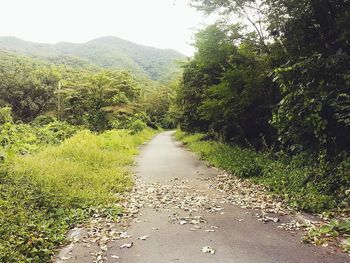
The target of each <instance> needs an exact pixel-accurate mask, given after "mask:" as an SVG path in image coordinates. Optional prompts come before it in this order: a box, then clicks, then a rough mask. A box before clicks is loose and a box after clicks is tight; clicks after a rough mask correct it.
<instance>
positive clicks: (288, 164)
mask: <svg viewBox="0 0 350 263" xmlns="http://www.w3.org/2000/svg"><path fill="white" fill-rule="evenodd" d="M176 137H177V139H178V140H181V141H182V142H183V143H184V144H186V146H187V147H188V148H189V149H190V150H192V151H194V152H195V153H197V154H199V156H200V157H201V158H202V159H204V160H206V161H208V162H209V163H210V164H211V165H214V166H216V167H218V168H221V169H223V170H226V171H227V172H229V173H231V174H233V175H236V176H238V177H244V178H249V179H250V180H252V181H254V182H256V183H261V184H264V185H265V186H267V188H268V189H269V190H270V191H271V192H274V193H277V194H278V195H280V196H282V197H284V199H285V200H287V201H288V202H289V204H290V205H291V206H292V207H294V208H295V209H298V210H304V211H308V212H323V211H326V210H330V209H349V203H350V195H349V194H347V192H349V191H348V190H347V189H350V185H349V183H350V182H349V180H347V179H346V178H348V177H347V176H348V175H349V172H348V171H349V170H348V169H345V168H344V169H342V168H341V166H338V167H337V169H335V170H333V171H331V172H333V174H332V177H331V176H329V171H326V169H325V168H324V167H322V166H321V165H319V164H318V163H317V162H312V161H308V160H309V159H308V156H305V155H299V156H294V157H286V156H280V157H279V156H276V155H275V156H271V154H267V153H261V152H256V151H254V150H252V149H244V148H241V147H238V146H231V145H227V144H223V143H220V142H216V141H209V140H205V139H204V138H205V135H204V134H186V133H184V132H182V131H177V133H176ZM344 167H348V166H347V165H344ZM336 184H339V187H336V188H335V186H336Z"/></svg>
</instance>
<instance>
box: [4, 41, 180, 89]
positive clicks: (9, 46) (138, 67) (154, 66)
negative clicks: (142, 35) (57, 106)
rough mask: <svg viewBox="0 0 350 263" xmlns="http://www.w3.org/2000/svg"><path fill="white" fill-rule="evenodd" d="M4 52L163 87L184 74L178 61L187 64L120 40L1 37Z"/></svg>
mask: <svg viewBox="0 0 350 263" xmlns="http://www.w3.org/2000/svg"><path fill="white" fill-rule="evenodd" d="M0 49H3V50H9V51H12V52H16V53H17V54H21V55H28V56H31V57H35V58H40V59H41V60H44V61H48V62H49V63H54V64H56V65H67V66H69V67H74V68H78V69H81V68H83V69H87V70H92V71H95V70H98V69H99V70H101V69H111V70H128V71H131V72H132V73H133V75H136V76H137V77H140V78H143V79H151V80H154V81H160V82H162V83H166V82H168V80H170V79H171V78H172V76H173V75H174V74H178V73H179V72H181V69H180V67H179V64H178V63H177V61H183V60H185V56H184V55H182V54H180V53H178V52H176V51H174V50H161V49H157V48H152V47H146V46H142V45H138V44H135V43H132V42H130V41H126V40H123V39H120V38H117V37H102V38H98V39H94V40H91V41H89V42H87V43H82V44H73V43H67V42H64V43H62V42H61V43H58V44H54V45H51V44H40V45H38V44H37V43H32V42H27V41H24V40H21V39H18V38H14V37H1V38H0Z"/></svg>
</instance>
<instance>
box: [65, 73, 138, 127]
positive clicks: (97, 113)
mask: <svg viewBox="0 0 350 263" xmlns="http://www.w3.org/2000/svg"><path fill="white" fill-rule="evenodd" d="M139 94H140V86H139V84H138V83H137V82H136V81H135V80H134V79H133V77H132V76H131V75H130V74H129V73H127V72H124V71H107V70H106V71H101V72H98V73H96V74H91V75H88V76H87V77H86V79H84V80H82V81H79V82H78V83H74V82H68V83H66V84H65V85H64V87H63V89H62V97H63V100H64V102H63V106H64V112H63V117H64V118H65V119H67V120H68V121H69V122H70V123H73V124H76V125H85V126H86V127H88V128H90V129H91V130H94V131H103V130H106V129H110V128H111V127H112V124H111V121H112V120H111V115H112V113H113V112H115V111H118V110H120V108H123V107H124V106H126V105H129V104H130V103H131V102H133V101H135V100H136V98H138V96H139Z"/></svg>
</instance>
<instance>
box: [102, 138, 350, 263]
mask: <svg viewBox="0 0 350 263" xmlns="http://www.w3.org/2000/svg"><path fill="white" fill-rule="evenodd" d="M172 134H173V133H172V132H163V133H161V134H159V135H157V136H156V137H155V138H154V139H153V140H152V141H151V142H149V143H148V144H147V145H146V146H145V147H143V149H142V152H141V154H140V156H139V157H138V160H137V170H136V173H137V175H138V176H139V177H140V180H142V181H144V182H146V183H159V186H162V185H168V186H169V185H170V186H171V184H172V183H174V182H179V181H180V182H181V181H185V183H186V185H188V187H189V189H187V190H189V191H191V189H192V191H193V190H195V191H196V192H197V193H198V192H200V193H201V194H202V195H206V196H209V197H211V196H216V198H217V194H218V193H215V190H213V189H210V188H208V186H207V183H206V180H207V178H210V177H214V176H216V174H217V173H218V172H217V171H216V170H214V169H212V168H210V167H207V166H206V165H205V163H203V162H202V161H200V160H199V159H198V158H197V157H196V156H195V155H194V154H193V153H191V152H189V151H187V150H186V149H184V148H183V147H182V146H181V144H180V143H178V142H176V141H175V140H174V139H173V137H172ZM175 210H176V209H169V208H165V209H154V208H147V207H146V208H142V209H141V211H140V214H139V216H138V219H137V221H135V222H133V223H131V225H130V227H129V228H128V229H127V232H128V235H131V236H132V237H133V238H134V243H133V246H132V247H131V248H129V249H126V248H124V249H121V248H120V246H121V245H122V244H123V243H125V240H119V241H117V242H116V243H115V244H113V245H112V246H111V247H110V249H109V250H108V252H107V258H110V256H112V255H118V257H119V259H118V260H116V261H115V262H126V263H158V262H159V263H165V262H184V263H185V262H186V263H206V262H227V263H228V262H230V263H234V262H237V263H238V262H239V263H258V262H259V263H276V262H307V263H315V262H319V263H321V262H324V263H326V262H332V263H336V262H350V258H349V256H347V255H345V254H339V253H336V254H330V253H329V251H327V250H326V249H325V248H322V247H315V246H312V245H306V244H302V243H301V242H300V235H301V233H297V234H296V235H294V236H293V235H291V234H290V233H288V232H287V231H284V230H281V229H278V228H277V227H276V224H275V223H269V224H263V223H262V222H258V221H257V219H256V218H255V217H254V216H252V215H251V214H250V213H248V212H247V210H246V209H242V208H240V207H237V206H233V205H224V209H223V210H222V211H224V212H216V213H210V212H205V211H201V210H199V211H197V212H196V215H198V216H202V217H203V218H204V219H205V220H206V221H207V222H206V223H204V224H201V226H199V227H198V226H197V227H198V228H193V225H192V224H187V223H186V224H184V225H181V224H177V223H171V222H170V221H171V220H170V219H171V217H172V215H173V214H174V213H177V214H180V215H182V216H186V215H188V211H180V210H181V209H178V210H179V211H178V210H176V211H175ZM209 229H212V230H209ZM205 230H209V231H205ZM145 235H146V236H148V235H149V237H148V238H147V239H146V240H137V239H136V238H137V237H140V236H145ZM205 246H210V247H211V248H213V249H215V254H213V255H212V254H209V253H203V252H202V251H201V250H202V248H203V247H205ZM112 262H114V261H112Z"/></svg>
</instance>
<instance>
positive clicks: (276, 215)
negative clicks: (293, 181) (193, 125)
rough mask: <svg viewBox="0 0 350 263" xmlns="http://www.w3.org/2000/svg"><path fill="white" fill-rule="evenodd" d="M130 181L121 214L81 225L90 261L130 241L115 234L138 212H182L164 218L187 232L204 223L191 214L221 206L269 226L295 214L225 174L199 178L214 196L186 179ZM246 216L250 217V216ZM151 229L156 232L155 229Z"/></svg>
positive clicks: (293, 227)
mask: <svg viewBox="0 0 350 263" xmlns="http://www.w3.org/2000/svg"><path fill="white" fill-rule="evenodd" d="M200 180H201V179H200ZM134 181H135V184H134V187H133V189H132V190H131V191H130V192H128V193H124V194H119V195H117V198H118V199H119V200H124V201H123V202H122V208H123V214H122V215H121V216H119V217H118V219H117V220H112V219H109V218H105V217H104V216H102V215H99V214H95V215H94V216H93V217H92V219H91V221H90V223H89V224H87V225H85V226H84V227H85V228H86V229H87V236H86V237H84V238H83V239H82V242H83V243H84V245H85V246H87V247H89V246H90V245H91V244H96V245H97V246H98V247H99V251H98V252H96V253H93V259H94V262H95V263H101V262H105V261H106V260H107V258H106V257H105V256H104V253H105V252H106V250H107V249H108V246H107V244H108V242H111V241H116V240H120V239H130V238H132V237H131V235H128V234H127V232H125V231H118V229H120V228H121V227H124V228H127V227H128V225H129V224H130V222H133V221H134V222H141V221H140V220H139V219H138V218H137V217H138V216H139V213H140V210H141V209H142V208H152V209H155V210H156V211H157V210H160V209H165V210H166V211H169V212H172V211H175V210H181V211H184V212H187V213H188V216H180V215H179V214H178V213H172V214H169V222H170V223H173V224H178V225H180V226H185V225H191V228H190V229H189V230H190V231H196V230H197V229H201V228H202V227H201V226H200V225H201V224H206V223H208V222H207V220H205V218H204V217H203V216H201V215H195V213H199V212H206V213H219V214H221V215H223V214H225V212H224V211H223V210H224V205H228V204H231V205H235V206H239V207H241V208H242V209H250V210H252V211H258V213H256V214H255V217H256V218H257V220H258V221H260V222H262V223H265V224H266V223H269V222H272V223H279V222H280V218H281V217H283V216H285V215H289V214H292V213H294V211H293V209H291V208H290V207H289V206H288V205H287V203H286V202H284V201H283V199H282V198H280V197H278V196H275V195H272V194H269V193H268V191H267V190H266V188H264V187H263V186H261V185H256V184H253V183H251V182H249V181H247V180H244V179H239V178H237V177H234V176H232V175H229V174H227V173H221V174H219V175H217V176H216V177H213V178H206V180H201V181H203V182H204V183H205V184H207V186H208V187H209V188H211V189H214V190H217V191H216V192H217V194H216V195H214V196H208V195H207V194H203V192H201V191H199V190H198V189H197V188H195V187H194V186H191V185H190V184H189V181H188V180H179V179H175V180H172V181H171V182H169V184H167V185H161V184H158V183H151V184H147V183H145V182H143V181H142V180H140V179H139V178H138V177H137V176H135V180H134ZM246 213H247V214H248V213H249V214H250V212H246ZM237 221H239V222H242V221H243V219H241V218H239V219H237ZM315 224H319V222H317V221H311V220H309V221H308V220H306V221H305V220H292V221H290V222H288V223H280V224H279V225H278V228H280V229H284V230H286V231H289V232H291V233H294V232H295V231H298V230H307V229H310V228H311V227H312V226H314V225H315ZM211 228H212V230H213V231H211V230H205V232H214V229H217V227H216V226H211ZM152 229H153V230H156V229H158V228H157V227H155V226H154V227H152ZM148 238H149V235H145V236H141V237H139V238H137V240H141V241H144V240H146V239H148ZM75 242H77V241H75ZM133 245H134V243H133V242H131V243H125V244H124V245H122V246H121V247H123V248H131V249H132V246H133ZM204 251H206V252H204ZM202 252H203V253H209V254H215V249H213V248H211V247H208V246H206V247H203V248H202Z"/></svg>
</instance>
